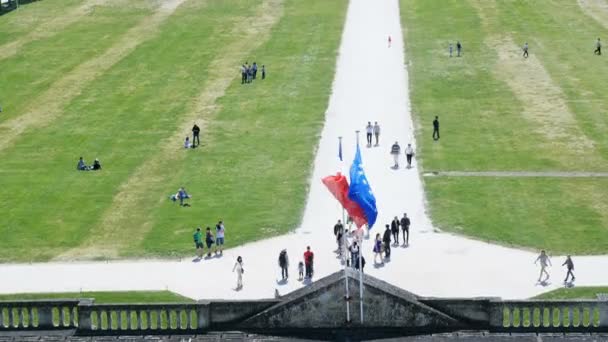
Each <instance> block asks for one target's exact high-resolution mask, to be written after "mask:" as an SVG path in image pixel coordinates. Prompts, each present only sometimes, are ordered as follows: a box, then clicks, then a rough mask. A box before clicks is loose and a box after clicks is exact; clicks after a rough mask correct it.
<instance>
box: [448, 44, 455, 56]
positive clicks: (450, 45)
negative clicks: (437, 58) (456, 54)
mask: <svg viewBox="0 0 608 342" xmlns="http://www.w3.org/2000/svg"><path fill="white" fill-rule="evenodd" d="M448 51H449V52H450V58H451V57H452V53H453V51H454V45H452V43H450V44H449V45H448Z"/></svg>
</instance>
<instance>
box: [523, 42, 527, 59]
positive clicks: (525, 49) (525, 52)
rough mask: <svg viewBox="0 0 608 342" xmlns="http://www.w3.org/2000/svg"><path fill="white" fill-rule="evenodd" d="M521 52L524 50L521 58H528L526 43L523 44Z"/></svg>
mask: <svg viewBox="0 0 608 342" xmlns="http://www.w3.org/2000/svg"><path fill="white" fill-rule="evenodd" d="M523 50H524V54H523V57H524V58H528V42H525V43H524V47H523Z"/></svg>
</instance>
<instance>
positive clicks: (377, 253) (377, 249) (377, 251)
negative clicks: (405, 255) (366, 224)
mask: <svg viewBox="0 0 608 342" xmlns="http://www.w3.org/2000/svg"><path fill="white" fill-rule="evenodd" d="M378 257H380V262H378ZM374 264H376V265H378V264H380V265H382V264H384V259H382V239H381V238H380V233H377V234H376V239H375V240H374Z"/></svg>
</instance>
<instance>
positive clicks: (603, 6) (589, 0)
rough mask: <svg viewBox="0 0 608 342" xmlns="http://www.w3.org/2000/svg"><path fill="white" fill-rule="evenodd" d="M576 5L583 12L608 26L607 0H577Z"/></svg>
mask: <svg viewBox="0 0 608 342" xmlns="http://www.w3.org/2000/svg"><path fill="white" fill-rule="evenodd" d="M578 5H579V7H580V8H581V10H582V11H583V13H585V14H586V15H588V16H589V17H591V18H593V19H594V20H595V21H597V22H598V23H599V24H600V25H602V26H604V27H605V28H608V2H606V0H578Z"/></svg>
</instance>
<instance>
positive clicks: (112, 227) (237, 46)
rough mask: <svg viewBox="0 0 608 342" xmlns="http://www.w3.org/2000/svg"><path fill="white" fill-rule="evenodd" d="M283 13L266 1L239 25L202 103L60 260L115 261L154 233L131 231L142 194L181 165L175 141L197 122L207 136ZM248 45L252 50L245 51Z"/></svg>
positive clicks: (145, 227) (278, 0)
mask: <svg viewBox="0 0 608 342" xmlns="http://www.w3.org/2000/svg"><path fill="white" fill-rule="evenodd" d="M282 14H283V0H265V1H264V2H263V3H262V4H261V5H259V6H258V7H257V8H256V10H255V12H254V13H252V17H254V18H256V19H255V20H253V21H249V20H245V18H243V20H238V21H237V24H236V26H235V27H234V28H233V32H234V36H238V37H239V39H237V40H234V41H233V42H231V43H230V44H228V45H226V46H225V47H224V48H223V49H222V51H220V53H218V54H217V56H220V57H217V58H216V59H215V60H213V61H212V62H211V63H210V65H209V68H208V70H209V78H208V80H207V82H206V83H205V86H204V87H203V89H202V91H201V92H200V94H199V96H198V98H197V99H196V100H195V101H194V104H193V106H192V107H191V108H192V109H191V110H190V111H189V112H187V113H185V115H183V116H181V119H182V120H181V124H180V125H179V128H178V129H177V130H176V131H175V132H174V133H173V134H172V135H171V136H169V137H167V138H166V139H165V140H164V141H163V142H162V143H160V144H159V146H161V150H160V151H159V153H158V154H156V155H155V156H154V157H152V158H150V159H148V160H147V161H146V162H144V163H143V164H142V165H140V166H139V167H138V168H137V170H136V171H135V172H134V173H133V175H132V176H131V177H130V178H129V179H128V180H127V181H126V182H124V183H123V184H122V185H121V186H120V188H119V191H118V194H117V195H116V196H115V197H114V200H113V203H112V205H111V206H110V207H109V208H108V210H107V211H106V212H105V214H104V215H103V217H102V219H101V220H100V223H99V224H97V225H96V227H95V228H94V229H93V230H92V231H91V235H90V237H89V238H88V239H87V241H85V242H84V243H83V244H82V245H81V246H79V247H77V248H74V249H71V250H69V251H66V252H65V253H63V254H61V255H59V256H58V257H57V258H56V259H58V260H73V259H95V258H115V257H117V256H118V255H119V253H120V250H122V249H124V248H125V247H127V246H129V245H133V244H137V243H138V242H140V241H141V240H143V238H144V237H145V235H146V233H147V232H148V231H149V230H150V229H151V228H152V224H153V222H151V221H150V220H146V218H142V221H143V222H142V224H141V225H137V226H129V228H128V229H125V227H126V226H127V224H126V222H127V221H128V218H129V217H130V215H132V214H133V213H134V212H137V210H136V208H138V207H140V206H141V205H142V203H141V199H142V197H143V196H142V194H144V193H145V192H146V191H148V190H149V189H150V188H156V187H157V185H159V184H163V183H164V182H165V181H166V179H165V177H164V175H165V174H166V169H165V167H164V165H167V163H169V164H171V165H179V164H180V163H181V161H182V160H183V159H184V157H185V154H183V153H176V149H175V141H180V140H181V139H182V138H183V132H187V131H189V130H190V128H191V127H192V123H193V122H197V123H198V125H199V126H200V127H201V130H202V131H204V130H205V128H206V124H205V123H206V122H208V120H210V119H211V118H213V116H214V115H215V114H216V113H217V112H218V111H219V109H220V108H219V107H218V106H217V105H216V101H217V99H219V98H220V97H221V96H223V95H224V93H225V91H226V89H227V88H228V86H229V85H230V83H231V82H232V81H233V80H234V75H235V70H236V69H235V68H236V67H237V66H238V65H240V64H241V62H242V58H243V56H246V55H247V54H248V53H249V52H250V51H253V50H254V49H256V48H257V47H259V46H261V45H262V44H263V43H265V42H266V41H267V40H268V39H269V37H270V32H271V29H272V27H273V26H274V25H275V24H276V23H277V22H278V21H279V19H280V18H281V16H282ZM243 41H247V42H249V43H248V44H246V46H247V50H245V51H244V50H243V44H242V42H243Z"/></svg>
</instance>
